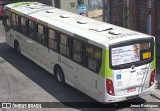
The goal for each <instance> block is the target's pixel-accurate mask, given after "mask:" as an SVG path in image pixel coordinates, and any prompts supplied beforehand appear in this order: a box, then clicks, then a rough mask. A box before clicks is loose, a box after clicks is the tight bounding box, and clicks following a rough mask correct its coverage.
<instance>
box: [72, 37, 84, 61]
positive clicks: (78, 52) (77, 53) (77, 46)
mask: <svg viewBox="0 0 160 111" xmlns="http://www.w3.org/2000/svg"><path fill="white" fill-rule="evenodd" d="M73 60H74V61H76V62H78V63H82V43H81V42H79V41H77V40H73Z"/></svg>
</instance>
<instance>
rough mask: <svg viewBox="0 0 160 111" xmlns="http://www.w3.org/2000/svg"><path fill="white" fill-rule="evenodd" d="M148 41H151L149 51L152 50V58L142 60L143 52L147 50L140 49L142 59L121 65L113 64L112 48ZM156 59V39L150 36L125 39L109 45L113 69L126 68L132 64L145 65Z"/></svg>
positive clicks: (110, 63)
mask: <svg viewBox="0 0 160 111" xmlns="http://www.w3.org/2000/svg"><path fill="white" fill-rule="evenodd" d="M146 42H150V43H151V45H150V49H148V50H149V51H151V58H149V59H147V60H142V53H143V52H144V51H147V50H146V49H145V50H142V51H140V61H136V62H132V63H127V64H120V65H116V66H113V65H112V55H111V49H112V48H116V47H123V46H127V45H133V44H141V43H146ZM153 59H154V39H153V37H149V38H140V39H135V40H127V41H123V42H117V43H114V44H111V45H110V46H109V66H110V68H111V69H113V70H120V69H126V68H131V66H133V65H134V66H135V67H137V66H140V65H144V64H147V63H150V62H152V61H153Z"/></svg>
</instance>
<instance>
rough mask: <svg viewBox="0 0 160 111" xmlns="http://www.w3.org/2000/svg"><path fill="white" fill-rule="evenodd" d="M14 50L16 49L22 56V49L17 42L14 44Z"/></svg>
mask: <svg viewBox="0 0 160 111" xmlns="http://www.w3.org/2000/svg"><path fill="white" fill-rule="evenodd" d="M14 49H15V51H16V52H18V53H19V54H21V48H20V45H19V43H18V41H17V40H15V42H14Z"/></svg>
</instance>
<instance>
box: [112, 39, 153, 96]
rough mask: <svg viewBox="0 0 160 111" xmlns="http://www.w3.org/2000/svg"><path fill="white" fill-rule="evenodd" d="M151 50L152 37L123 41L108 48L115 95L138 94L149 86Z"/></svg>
mask: <svg viewBox="0 0 160 111" xmlns="http://www.w3.org/2000/svg"><path fill="white" fill-rule="evenodd" d="M153 50H154V45H153V38H148V39H139V40H132V41H128V42H127V43H126V42H123V43H121V44H118V45H113V46H112V48H110V52H111V53H110V57H111V59H110V67H111V68H112V69H113V83H114V90H115V95H117V96H119V95H132V94H140V93H141V92H143V91H144V90H146V89H147V88H149V87H150V80H152V79H151V73H152V71H153V70H154V69H152V68H151V62H152V61H153Z"/></svg>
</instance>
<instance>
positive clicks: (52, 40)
mask: <svg viewBox="0 0 160 111" xmlns="http://www.w3.org/2000/svg"><path fill="white" fill-rule="evenodd" d="M48 45H49V47H50V48H52V49H54V50H57V42H56V32H55V31H54V30H52V29H49V30H48Z"/></svg>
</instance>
